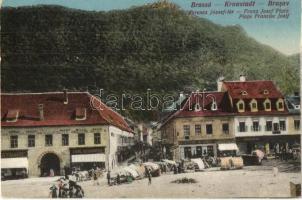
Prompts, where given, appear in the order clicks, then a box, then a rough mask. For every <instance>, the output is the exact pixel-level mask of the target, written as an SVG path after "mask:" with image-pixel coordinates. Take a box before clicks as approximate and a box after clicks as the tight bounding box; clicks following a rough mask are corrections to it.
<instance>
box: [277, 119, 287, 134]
mask: <svg viewBox="0 0 302 200" xmlns="http://www.w3.org/2000/svg"><path fill="white" fill-rule="evenodd" d="M279 124H280V130H281V131H285V130H286V125H285V121H284V120H280V121H279Z"/></svg>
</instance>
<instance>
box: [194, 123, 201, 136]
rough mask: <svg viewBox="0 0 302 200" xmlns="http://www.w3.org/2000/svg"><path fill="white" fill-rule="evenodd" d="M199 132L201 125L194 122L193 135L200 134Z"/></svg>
mask: <svg viewBox="0 0 302 200" xmlns="http://www.w3.org/2000/svg"><path fill="white" fill-rule="evenodd" d="M200 134H201V125H200V124H198V125H197V124H196V125H195V135H200Z"/></svg>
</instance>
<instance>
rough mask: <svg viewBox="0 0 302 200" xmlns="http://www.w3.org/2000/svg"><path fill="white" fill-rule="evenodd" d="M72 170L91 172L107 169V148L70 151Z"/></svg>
mask: <svg viewBox="0 0 302 200" xmlns="http://www.w3.org/2000/svg"><path fill="white" fill-rule="evenodd" d="M70 160H71V168H72V169H77V170H80V171H82V170H91V169H96V168H100V169H103V168H105V162H106V154H105V147H93V148H74V149H70Z"/></svg>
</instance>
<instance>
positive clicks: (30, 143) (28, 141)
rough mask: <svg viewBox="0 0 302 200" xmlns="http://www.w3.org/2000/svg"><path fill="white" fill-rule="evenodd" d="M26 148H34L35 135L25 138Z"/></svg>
mask: <svg viewBox="0 0 302 200" xmlns="http://www.w3.org/2000/svg"><path fill="white" fill-rule="evenodd" d="M27 139H28V140H27V146H28V147H34V146H35V135H29V136H28V138H27Z"/></svg>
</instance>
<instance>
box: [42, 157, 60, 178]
mask: <svg viewBox="0 0 302 200" xmlns="http://www.w3.org/2000/svg"><path fill="white" fill-rule="evenodd" d="M40 170H41V176H49V175H51V172H52V170H53V172H54V175H55V176H58V175H60V159H59V157H58V156H57V155H56V154H54V153H46V154H44V155H43V156H42V158H41V160H40Z"/></svg>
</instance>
